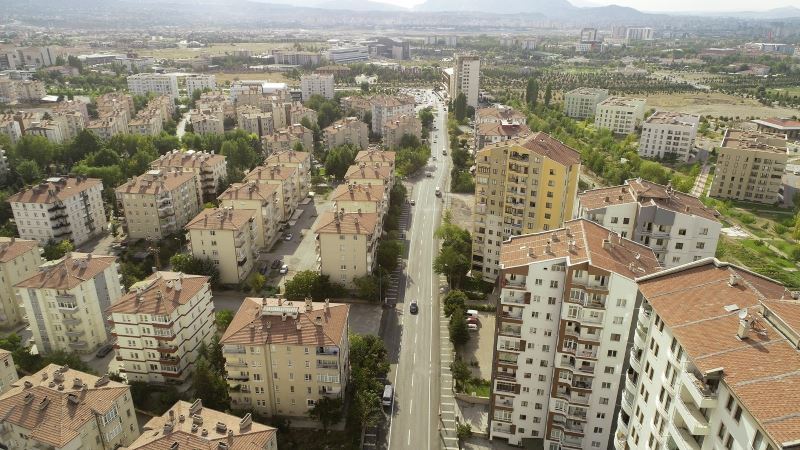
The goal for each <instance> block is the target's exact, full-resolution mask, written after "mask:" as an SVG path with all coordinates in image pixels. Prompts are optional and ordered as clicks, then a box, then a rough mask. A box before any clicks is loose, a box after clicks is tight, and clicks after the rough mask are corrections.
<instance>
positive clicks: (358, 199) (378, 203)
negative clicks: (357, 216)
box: [328, 183, 389, 229]
mask: <svg viewBox="0 0 800 450" xmlns="http://www.w3.org/2000/svg"><path fill="white" fill-rule="evenodd" d="M328 200H330V201H331V202H332V204H333V206H332V208H333V211H342V210H344V212H346V213H357V212H359V211H361V212H365V213H376V214H378V217H379V219H378V228H379V229H380V228H381V227H382V225H383V223H382V221H383V215H384V214H385V213H386V211H387V209H388V207H389V196H388V195H387V194H386V191H384V190H383V187H381V186H376V185H372V186H370V185H364V184H344V183H343V184H340V185H338V186H336V188H335V189H334V190H333V192H332V193H331V195H330V196H329V197H328Z"/></svg>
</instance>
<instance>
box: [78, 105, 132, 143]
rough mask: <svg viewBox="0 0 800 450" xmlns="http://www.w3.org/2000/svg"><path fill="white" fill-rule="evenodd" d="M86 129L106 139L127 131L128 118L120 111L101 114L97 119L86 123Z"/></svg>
mask: <svg viewBox="0 0 800 450" xmlns="http://www.w3.org/2000/svg"><path fill="white" fill-rule="evenodd" d="M86 129H87V130H89V131H91V132H92V133H94V134H96V135H97V137H99V138H100V139H102V140H104V141H107V140H109V139H111V138H112V137H114V136H116V135H118V134H126V133H127V132H128V119H126V118H125V116H124V114H123V113H121V112H120V113H117V114H115V115H108V116H101V117H100V118H99V119H96V120H92V121H90V122H89V124H88V125H86Z"/></svg>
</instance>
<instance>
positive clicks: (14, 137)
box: [0, 115, 22, 145]
mask: <svg viewBox="0 0 800 450" xmlns="http://www.w3.org/2000/svg"><path fill="white" fill-rule="evenodd" d="M0 133H2V134H5V135H6V136H8V138H9V140H10V141H11V145H14V144H16V143H17V142H19V140H20V139H22V129H20V127H19V123H18V122H17V121H16V120H14V117H13V116H10V115H5V116H0Z"/></svg>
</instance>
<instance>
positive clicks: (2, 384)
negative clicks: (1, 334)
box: [0, 349, 19, 395]
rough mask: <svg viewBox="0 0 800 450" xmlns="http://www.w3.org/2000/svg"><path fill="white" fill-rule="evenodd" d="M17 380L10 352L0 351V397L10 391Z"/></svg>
mask: <svg viewBox="0 0 800 450" xmlns="http://www.w3.org/2000/svg"><path fill="white" fill-rule="evenodd" d="M18 379H19V376H18V375H17V368H16V366H14V357H13V356H12V355H11V352H10V351H8V350H5V349H0V395H2V394H3V393H5V392H7V391H8V390H9V389H11V388H12V387H13V385H14V382H16V381H17V380H18Z"/></svg>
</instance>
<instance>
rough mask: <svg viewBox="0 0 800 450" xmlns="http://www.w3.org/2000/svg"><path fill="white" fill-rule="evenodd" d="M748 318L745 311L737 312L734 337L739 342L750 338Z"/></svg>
mask: <svg viewBox="0 0 800 450" xmlns="http://www.w3.org/2000/svg"><path fill="white" fill-rule="evenodd" d="M750 323H751V322H750V318H749V316H748V314H747V310H746V309H743V310H741V311H739V327H738V328H737V330H736V337H737V338H739V339H740V340H745V339H747V338H749V337H750Z"/></svg>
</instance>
